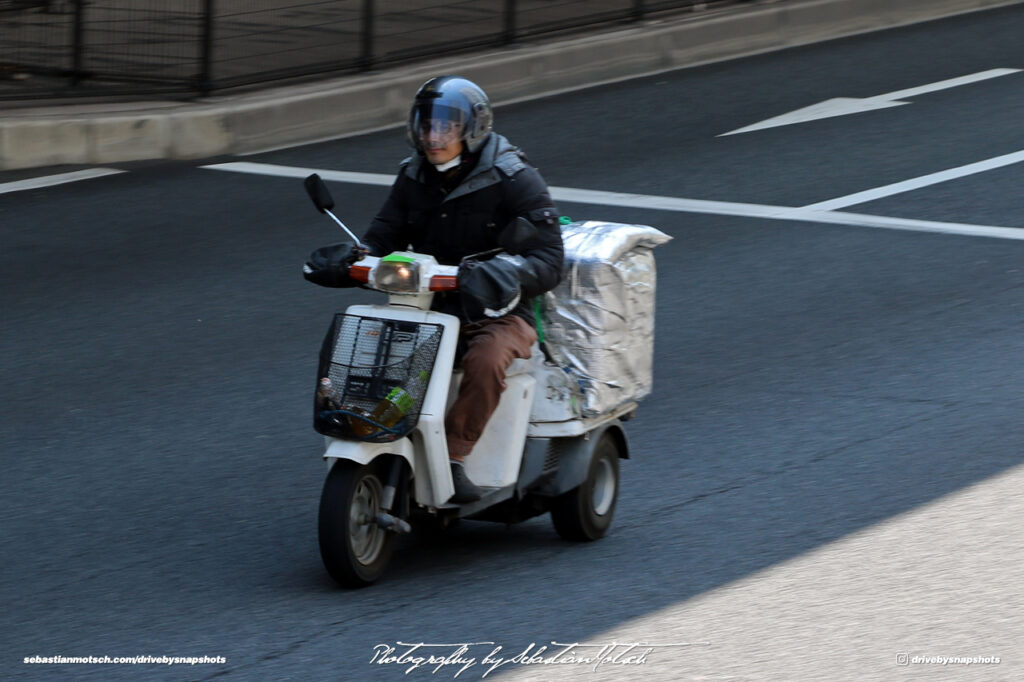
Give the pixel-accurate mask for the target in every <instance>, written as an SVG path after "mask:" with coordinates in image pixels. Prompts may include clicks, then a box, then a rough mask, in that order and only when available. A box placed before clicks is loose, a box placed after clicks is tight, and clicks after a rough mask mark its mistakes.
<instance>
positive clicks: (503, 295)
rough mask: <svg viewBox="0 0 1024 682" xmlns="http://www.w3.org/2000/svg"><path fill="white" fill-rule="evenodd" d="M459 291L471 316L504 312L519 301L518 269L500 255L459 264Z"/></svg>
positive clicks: (505, 313)
mask: <svg viewBox="0 0 1024 682" xmlns="http://www.w3.org/2000/svg"><path fill="white" fill-rule="evenodd" d="M458 278H459V295H460V297H461V299H462V307H463V310H464V311H465V313H466V316H467V317H469V319H470V320H480V319H483V318H485V317H501V316H503V315H507V314H508V313H509V312H511V311H512V309H513V308H515V307H516V304H518V303H519V298H520V293H519V270H518V268H517V267H516V265H515V263H511V262H509V261H507V260H503V259H500V258H492V259H491V260H487V261H478V260H473V259H470V260H465V261H462V263H461V264H459V275H458Z"/></svg>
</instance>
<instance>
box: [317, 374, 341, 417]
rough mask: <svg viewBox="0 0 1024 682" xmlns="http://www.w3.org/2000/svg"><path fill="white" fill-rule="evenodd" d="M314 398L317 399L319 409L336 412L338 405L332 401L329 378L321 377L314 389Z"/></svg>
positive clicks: (332, 394) (332, 389) (332, 392)
mask: <svg viewBox="0 0 1024 682" xmlns="http://www.w3.org/2000/svg"><path fill="white" fill-rule="evenodd" d="M316 396H317V398H318V399H319V402H320V405H321V409H324V410H337V409H338V403H337V402H335V399H334V387H333V386H332V385H331V380H330V378H329V377H321V378H320V383H319V385H318V386H317V389H316Z"/></svg>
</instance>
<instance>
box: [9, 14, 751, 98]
mask: <svg viewBox="0 0 1024 682" xmlns="http://www.w3.org/2000/svg"><path fill="white" fill-rule="evenodd" d="M744 1H750V0H717V1H714V0H712V1H709V2H697V1H696V0H675V1H672V0H176V1H175V2H167V1H166V0H0V100H13V99H25V98H43V97H67V96H76V95H86V96H88V95H94V96H95V95H126V94H135V95H144V94H163V95H168V94H170V95H175V94H177V95H180V96H185V97H188V96H196V95H207V94H209V93H211V92H214V91H217V90H223V89H227V88H235V87H239V86H246V85H253V84H257V83H263V82H267V81H274V80H283V79H294V78H300V77H307V76H315V75H320V74H324V75H326V74H331V73H345V72H350V73H353V72H358V71H366V70H369V69H373V68H374V67H377V66H380V65H387V64H394V63H400V62H409V61H413V60H416V59H420V58H424V57H436V56H443V55H448V54H457V53H463V52H470V51H473V50H479V49H484V48H488V47H495V46H500V45H510V44H513V43H515V42H517V41H520V40H523V39H526V38H532V37H536V36H541V35H546V34H552V33H557V32H571V31H578V30H580V29H583V28H586V27H591V26H595V25H599V24H614V23H626V22H633V21H638V20H642V19H644V18H647V17H650V16H653V15H661V14H665V13H670V12H684V11H698V10H704V9H706V8H708V7H715V6H722V5H729V4H737V3H740V2H744Z"/></svg>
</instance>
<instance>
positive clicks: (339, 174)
mask: <svg viewBox="0 0 1024 682" xmlns="http://www.w3.org/2000/svg"><path fill="white" fill-rule="evenodd" d="M202 168H208V169H210V170H223V171H232V172H235V173H252V174H254V175H274V176H277V177H282V178H305V177H306V176H308V175H312V174H313V173H316V174H317V175H319V176H320V177H321V178H323V179H324V180H332V181H334V182H351V183H354V184H357V185H382V186H384V187H390V186H391V185H392V184H394V182H395V176H394V175H385V174H383V173H352V172H348V171H336V170H329V169H326V168H298V167H296V166H278V165H277V164H273V163H250V162H248V161H236V162H233V163H214V164H210V165H209V166H202Z"/></svg>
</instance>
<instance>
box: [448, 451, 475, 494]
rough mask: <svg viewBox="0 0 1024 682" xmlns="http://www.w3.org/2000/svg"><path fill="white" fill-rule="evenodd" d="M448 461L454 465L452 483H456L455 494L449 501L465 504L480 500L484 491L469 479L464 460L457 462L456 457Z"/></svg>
mask: <svg viewBox="0 0 1024 682" xmlns="http://www.w3.org/2000/svg"><path fill="white" fill-rule="evenodd" d="M448 461H449V463H450V464H451V465H452V483H454V484H455V494H454V495H452V496H451V498H449V500H448V501H449V502H452V503H454V504H465V503H466V502H475V501H476V500H479V499H480V497H481V496H482V495H483V494H484V491H483V490H481V489H480V486H478V485H477V484H476V483H473V481H471V480H469V476H467V475H466V467H465V466H463V464H462V462H457V461H455V460H454V459H452V460H448Z"/></svg>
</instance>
